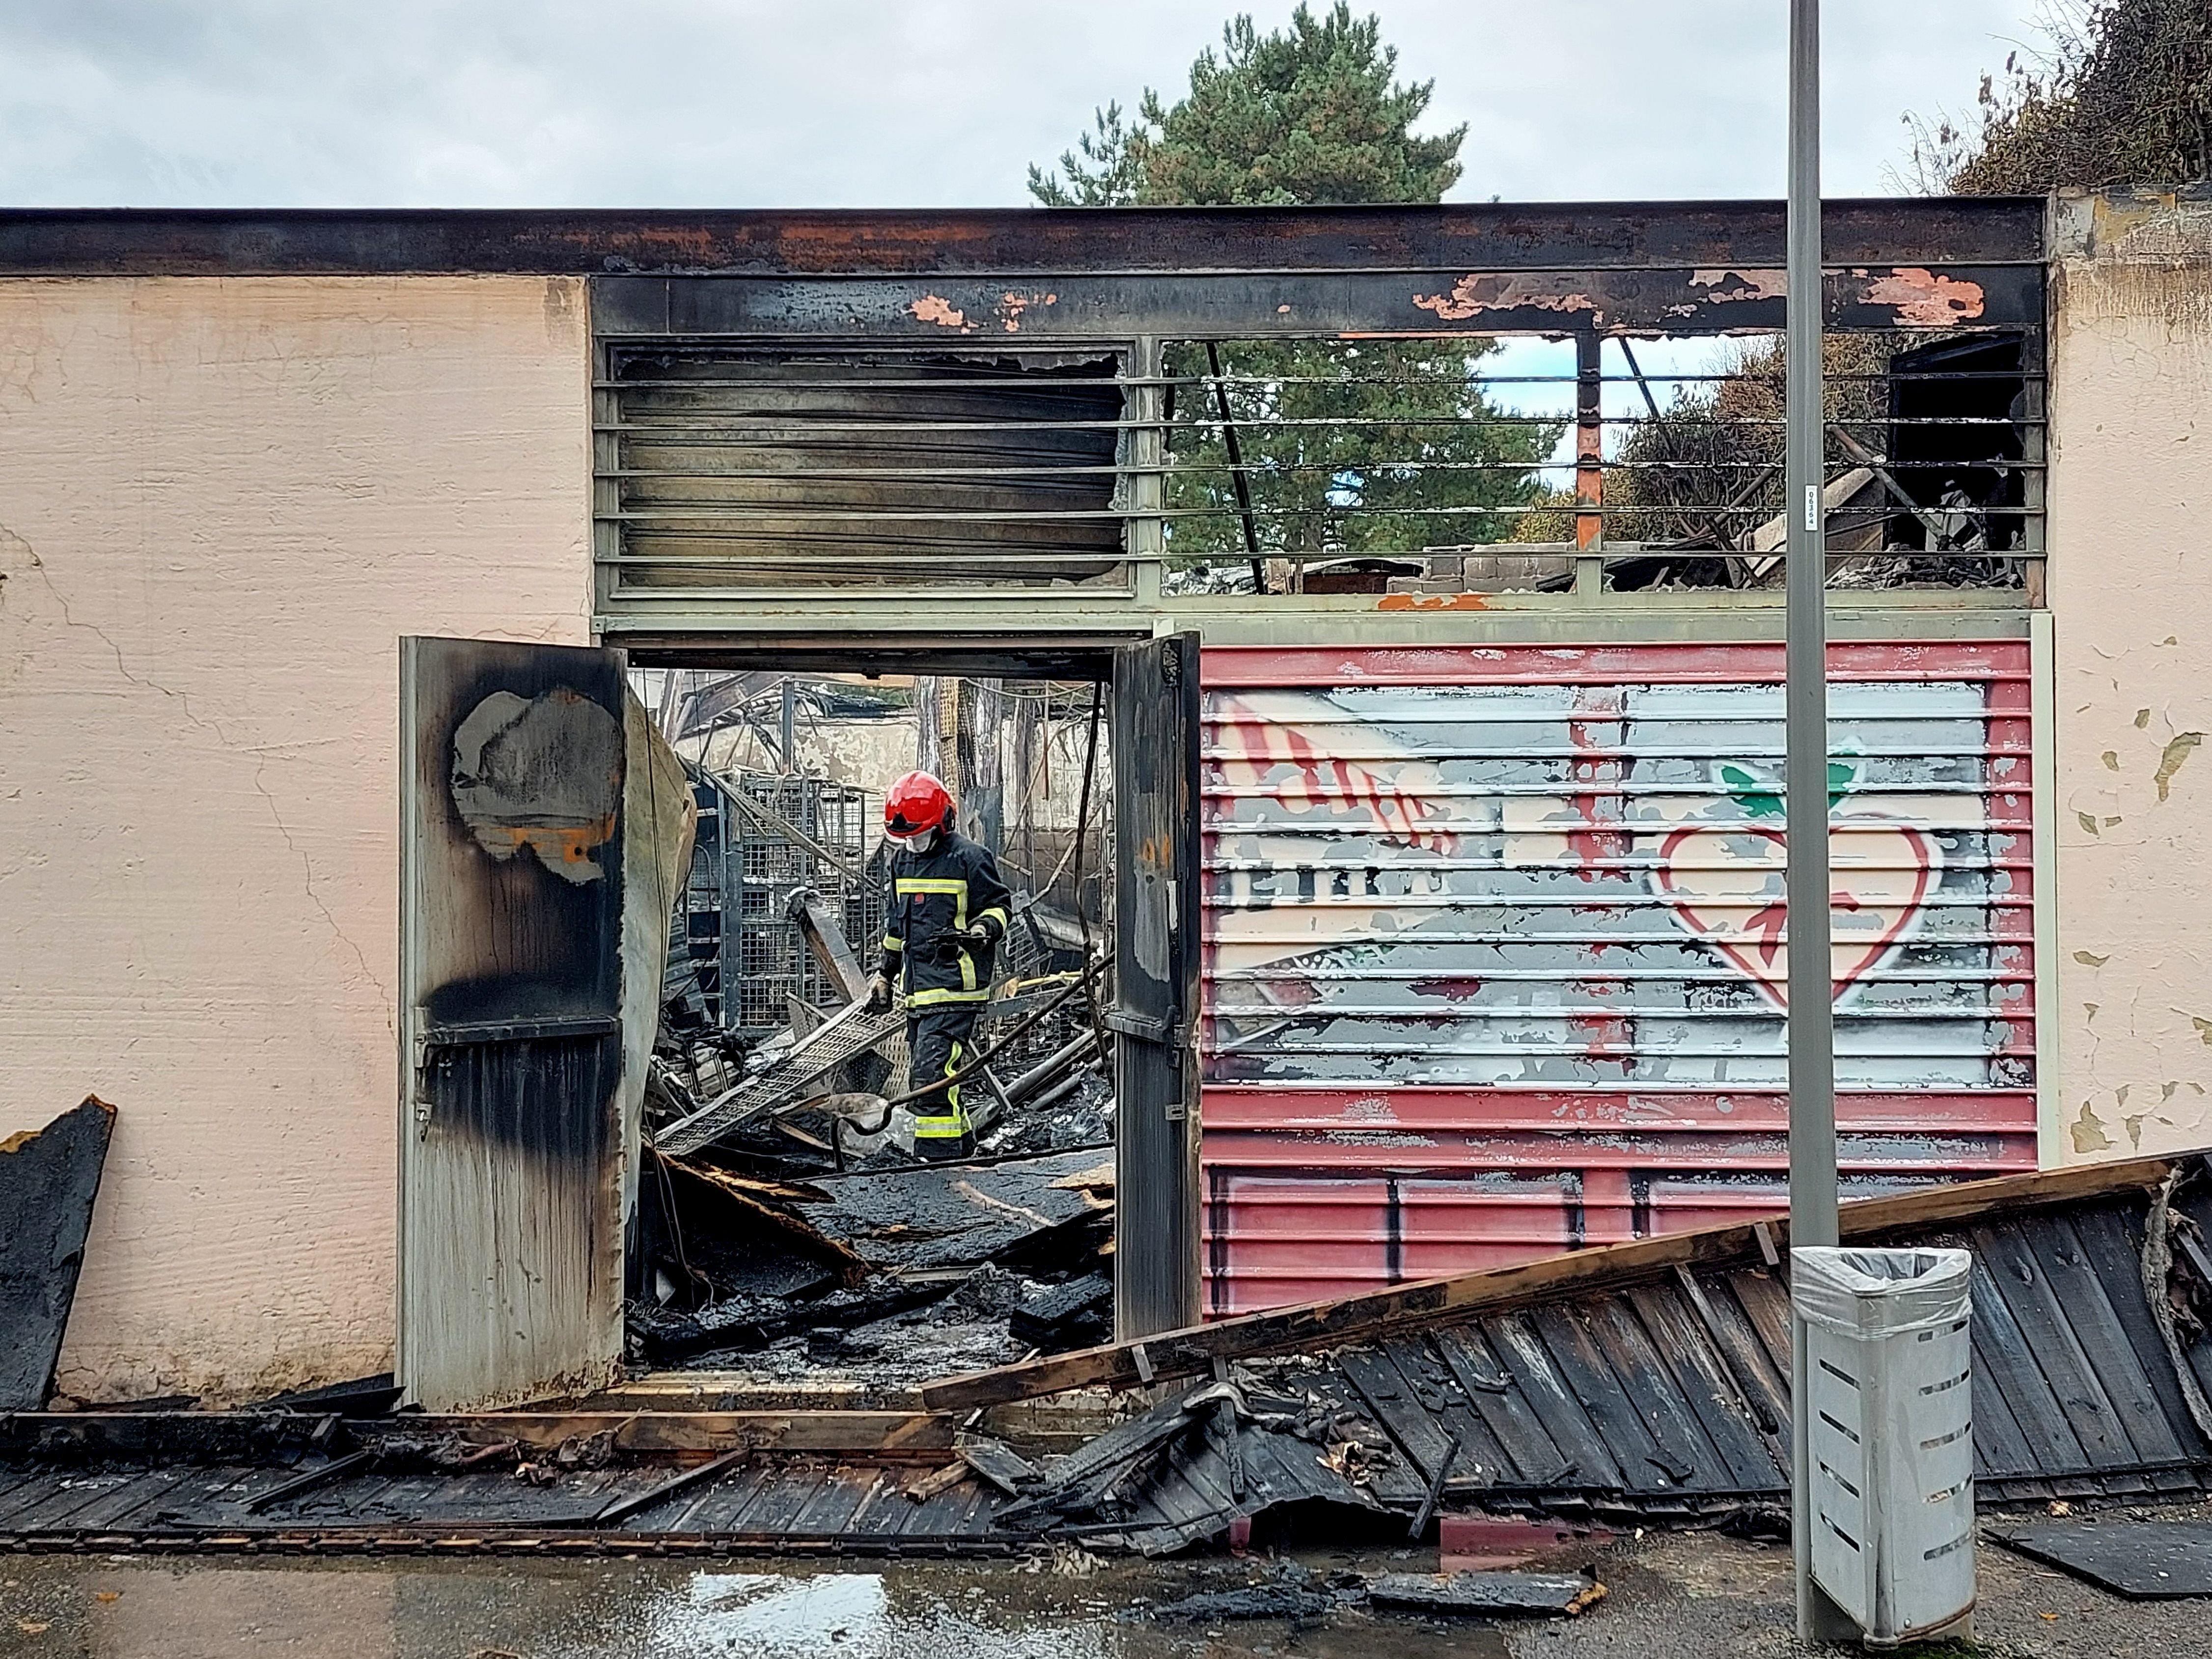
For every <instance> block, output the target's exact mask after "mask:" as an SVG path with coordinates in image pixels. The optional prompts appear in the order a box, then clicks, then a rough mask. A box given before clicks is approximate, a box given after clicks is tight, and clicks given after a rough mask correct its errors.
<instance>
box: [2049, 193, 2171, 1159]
mask: <svg viewBox="0 0 2212 1659" xmlns="http://www.w3.org/2000/svg"><path fill="white" fill-rule="evenodd" d="M2140 210H2141V212H2142V213H2144V214H2148V215H2151V216H2153V217H2156V216H2158V215H2160V214H2163V215H2165V216H2166V217H2167V218H2169V219H2172V220H2173V221H2175V223H2174V224H2173V225H2171V226H2168V227H2166V229H2164V230H2161V231H2160V234H2155V235H2138V236H2134V237H2131V238H2105V239H2102V240H2100V241H2097V242H2095V243H2094V244H2093V246H2095V248H2096V249H2097V251H2096V252H2090V253H2087V254H2084V253H2083V252H2082V251H2081V248H2079V247H2077V248H2076V249H2075V252H2074V253H2073V254H2072V256H2071V257H2068V258H2064V259H2063V260H2062V261H2061V263H2060V264H2059V265H2058V267H2057V270H2056V273H2055V283H2056V288H2055V304H2054V306H2053V311H2054V313H2055V319H2056V320H2055V325H2054V329H2053V334H2052V339H2051V420H2052V426H2051V459H2052V467H2051V494H2050V513H2051V517H2050V545H2051V580H2050V595H2051V611H2052V613H2053V630H2052V631H2053V636H2054V642H2055V646H2056V664H2055V666H2056V672H2057V711H2058V721H2057V761H2058V800H2057V803H2056V805H2057V811H2055V812H2053V813H2051V814H2050V815H2048V817H2047V818H2046V822H2048V823H2051V826H2052V828H2053V829H2055V832H2056V834H2057V838H2058V840H2057V845H2058V893H2057V900H2058V907H2059V909H2058V915H2059V937H2060V938H2061V939H2063V941H2064V949H2063V951H2061V960H2060V962H2059V963H2058V972H2059V976H2060V986H2061V994H2060V996H2059V997H2058V999H2057V1009H2056V1012H2057V1018H2060V1019H2061V1020H2062V1021H2063V1025H2062V1028H2061V1030H2060V1034H2059V1044H2060V1067H2059V1070H2060V1083H2059V1092H2058V1099H2059V1101H2060V1102H2061V1103H2062V1105H2061V1111H2062V1114H2063V1120H2064V1121H2065V1123H2066V1125H2067V1128H2066V1130H2065V1132H2064V1133H2062V1134H2061V1135H2060V1136H2059V1137H2058V1139H2059V1144H2058V1145H2057V1146H2046V1147H2045V1158H2047V1159H2049V1160H2050V1161H2053V1162H2079V1161H2087V1160H2088V1159H2090V1158H2128V1157H2132V1156H2134V1155H2135V1154H2136V1153H2137V1152H2169V1151H2174V1150H2179V1149H2185V1148H2191V1147H2198V1146H2206V1145H2208V1144H2212V1095H2208V1092H2207V1091H2208V1088H2212V1048H2208V1047H2207V1046H2206V1044H2205V1042H2203V1041H2200V1038H2199V1030H2200V1028H2201V1022H2202V1020H2203V1018H2205V1017H2208V1016H2212V881H2208V880H2207V879H2206V877H2205V870H2206V866H2207V861H2208V860H2207V854H2208V829H2212V765H2208V764H2207V763H2206V762H2205V761H2204V759H2203V757H2202V756H2199V755H2197V754H2196V753H2195V751H2196V750H2197V747H2198V746H2199V744H2201V743H2202V742H2203V734H2204V733H2205V732H2212V541H2208V540H2207V538H2206V537H2205V534H2204V530H2203V525H2204V522H2205V514H2206V512H2207V509H2208V508H2212V236H2209V235H2207V234H2204V233H2205V232H2207V231H2212V205H2208V204H2195V205H2191V204H2181V205H2180V206H2179V207H2177V206H2176V205H2175V204H2173V203H2172V201H2171V200H2168V201H2167V202H2166V203H2164V204H2154V203H2148V202H2147V203H2145V204H2140ZM2183 220H2187V221H2189V223H2188V224H2182V223H2181V221H2183ZM2152 228H2154V229H2155V228H2157V227H2155V226H2154V227H2152ZM2169 233H2170V234H2169ZM2130 1100H2132V1101H2133V1104H2132V1105H2130Z"/></svg>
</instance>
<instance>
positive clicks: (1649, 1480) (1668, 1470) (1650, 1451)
mask: <svg viewBox="0 0 2212 1659" xmlns="http://www.w3.org/2000/svg"><path fill="white" fill-rule="evenodd" d="M1528 1322H1529V1323H1530V1324H1531V1325H1532V1326H1534V1328H1535V1330H1536V1334H1538V1336H1540V1337H1541V1339H1542V1340H1543V1344H1544V1347H1545V1349H1546V1351H1547V1352H1549V1353H1550V1354H1551V1356H1552V1360H1553V1364H1555V1365H1557V1366H1558V1367H1559V1374H1560V1376H1562V1377H1564V1378H1565V1381H1566V1384H1567V1387H1568V1388H1569V1389H1571V1391H1572V1392H1573V1394H1574V1396H1575V1398H1576V1399H1577V1400H1579V1401H1582V1403H1583V1408H1584V1409H1585V1410H1587V1411H1588V1412H1589V1420H1590V1425H1591V1426H1592V1427H1593V1428H1595V1430H1596V1431H1597V1433H1598V1436H1599V1437H1600V1438H1601V1439H1602V1440H1603V1441H1604V1443H1605V1445H1606V1449H1607V1451H1609V1452H1610V1453H1611V1454H1612V1459H1613V1467H1614V1468H1618V1469H1619V1470H1620V1472H1621V1474H1622V1476H1623V1484H1624V1486H1626V1487H1627V1488H1628V1489H1630V1490H1632V1491H1637V1490H1642V1491H1650V1490H1652V1489H1654V1488H1656V1489H1658V1490H1660V1491H1674V1490H1678V1489H1680V1487H1681V1486H1684V1485H1685V1484H1686V1482H1688V1481H1690V1480H1693V1479H1694V1478H1695V1477H1696V1475H1697V1473H1698V1471H1697V1468H1696V1466H1695V1464H1694V1463H1686V1462H1685V1461H1684V1460H1683V1458H1682V1457H1681V1456H1680V1455H1679V1454H1674V1453H1670V1452H1669V1451H1668V1449H1667V1448H1665V1447H1663V1446H1662V1445H1661V1444H1660V1443H1659V1442H1658V1441H1657V1439H1656V1438H1655V1437H1653V1435H1652V1432H1651V1430H1650V1427H1649V1426H1648V1425H1646V1424H1645V1423H1644V1416H1643V1413H1640V1412H1639V1411H1638V1410H1637V1408H1636V1402H1635V1401H1633V1400H1632V1399H1630V1398H1629V1396H1628V1392H1627V1390H1626V1389H1624V1388H1622V1387H1621V1385H1620V1378H1619V1377H1618V1376H1614V1375H1613V1367H1612V1366H1611V1365H1610V1364H1607V1361H1606V1357H1605V1352H1604V1350H1603V1349H1602V1348H1601V1347H1600V1346H1598V1344H1597V1340H1596V1339H1595V1337H1594V1336H1593V1335H1592V1334H1590V1329H1589V1325H1588V1323H1587V1322H1586V1321H1585V1319H1584V1318H1583V1316H1582V1310H1580V1309H1579V1308H1577V1307H1576V1306H1574V1305H1573V1304H1565V1305H1563V1306H1559V1307H1548V1308H1534V1309H1531V1310H1529V1313H1528ZM1678 1471H1679V1473H1678Z"/></svg>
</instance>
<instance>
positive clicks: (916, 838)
mask: <svg viewBox="0 0 2212 1659" xmlns="http://www.w3.org/2000/svg"><path fill="white" fill-rule="evenodd" d="M887 833H888V832H887ZM941 833H943V826H942V825H933V826H932V827H930V828H929V829H924V830H921V831H920V832H919V833H917V834H915V835H911V836H898V835H894V836H891V837H890V839H891V840H893V841H895V842H897V843H898V844H899V845H900V846H901V847H903V848H906V850H907V851H908V852H909V853H933V852H935V851H936V850H937V838H938V836H939V835H940V834H941Z"/></svg>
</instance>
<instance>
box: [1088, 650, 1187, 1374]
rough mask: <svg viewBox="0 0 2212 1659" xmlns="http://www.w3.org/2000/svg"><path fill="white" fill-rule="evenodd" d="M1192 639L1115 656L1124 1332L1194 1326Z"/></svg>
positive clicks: (1118, 1188)
mask: <svg viewBox="0 0 2212 1659" xmlns="http://www.w3.org/2000/svg"><path fill="white" fill-rule="evenodd" d="M1198 731H1199V720H1198V635H1195V634H1177V635H1172V636H1170V637H1169V638H1166V639H1154V640H1147V641H1145V642H1144V643H1143V644H1142V645H1133V646H1124V647H1121V648H1120V649H1118V650H1117V651H1115V653H1114V724H1113V740H1114V811H1115V877H1114V903H1115V913H1114V920H1115V927H1114V1006H1113V1007H1112V1008H1111V1009H1110V1010H1109V1012H1108V1014H1107V1017H1106V1023H1107V1024H1108V1025H1109V1026H1110V1027H1111V1028H1112V1029H1113V1030H1114V1031H1115V1044H1114V1079H1115V1098H1116V1104H1115V1130H1114V1139H1115V1170H1116V1182H1115V1220H1114V1236H1115V1247H1114V1306H1115V1324H1116V1326H1117V1327H1118V1328H1119V1331H1120V1334H1121V1336H1122V1337H1123V1338H1125V1339H1127V1338H1129V1337H1136V1336H1146V1335H1150V1334H1152V1333H1153V1332H1155V1331H1164V1330H1173V1329H1175V1328H1177V1327H1180V1326H1183V1325H1191V1324H1195V1323H1196V1322H1198V1316H1199V1297H1198V1270H1199V1262H1198V1245H1199V1231H1198V1223H1199V1212H1198V1084H1199V1076H1198V1059H1197V1054H1196V1051H1195V1048H1194V1047H1193V1042H1192V1033H1193V1028H1194V1014H1195V1013H1196V1011H1197V1006H1198V963H1199V942H1198V932H1199V925H1200V903H1199V886H1198V876H1199V846H1198V799H1199V795H1198Z"/></svg>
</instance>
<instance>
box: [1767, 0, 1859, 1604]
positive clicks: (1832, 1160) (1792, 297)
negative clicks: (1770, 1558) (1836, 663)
mask: <svg viewBox="0 0 2212 1659" xmlns="http://www.w3.org/2000/svg"><path fill="white" fill-rule="evenodd" d="M1788 267H1789V268H1788V278H1789V282H1788V286H1789V301H1788V304H1789V313H1788V315H1789V330H1790V331H1789V347H1788V351H1789V356H1788V362H1787V368H1788V374H1789V382H1788V398H1787V406H1786V411H1785V412H1786V414H1787V416H1788V422H1789V424H1788V458H1787V463H1786V465H1785V468H1784V477H1785V479H1786V484H1785V490H1786V493H1785V495H1784V501H1785V503H1786V507H1785V512H1786V513H1787V516H1788V519H1789V526H1790V539H1789V544H1788V547H1789V562H1788V570H1789V591H1788V594H1787V612H1786V621H1785V623H1784V628H1785V630H1786V635H1787V639H1788V642H1789V643H1788V650H1787V656H1788V664H1787V673H1786V678H1787V682H1788V684H1787V689H1786V692H1785V696H1784V727H1783V757H1784V758H1783V782H1784V792H1785V799H1786V801H1787V806H1788V813H1789V817H1788V831H1789V835H1788V839H1789V875H1788V878H1787V891H1786V897H1787V899H1788V915H1789V927H1790V957H1789V965H1790V1017H1789V1046H1790V1073H1789V1082H1790V1244H1791V1246H1792V1247H1793V1248H1794V1247H1796V1246H1798V1245H1807V1244H1834V1243H1837V1242H1838V1237H1837V1219H1836V1048H1835V1036H1836V1020H1835V998H1834V974H1833V969H1832V964H1831V958H1830V955H1829V943H1828V932H1829V929H1828V661H1827V654H1828V627H1827V614H1826V604H1827V592H1826V589H1827V570H1828V546H1827V532H1826V515H1825V513H1823V511H1822V500H1821V494H1820V491H1821V484H1822V478H1821V459H1822V453H1823V450H1824V448H1825V443H1824V439H1825V435H1826V416H1825V413H1824V410H1823V407H1822V400H1821V386H1820V336H1821V273H1820V0H1790V219H1789V252H1788ZM1793 1323H1795V1322H1793ZM1790 1369H1791V1378H1790V1539H1791V1547H1792V1551H1793V1553H1794V1554H1795V1556H1796V1575H1797V1632H1798V1635H1799V1636H1800V1637H1801V1638H1803V1639H1805V1640H1807V1641H1833V1640H1836V1639H1838V1638H1844V1639H1848V1638H1852V1637H1855V1636H1857V1634H1858V1627H1857V1625H1855V1624H1854V1623H1853V1622H1852V1621H1851V1620H1850V1619H1849V1618H1848V1617H1847V1616H1845V1615H1844V1613H1843V1612H1842V1611H1841V1609H1839V1608H1838V1607H1836V1606H1835V1604H1834V1603H1833V1602H1832V1601H1830V1600H1829V1599H1828V1597H1827V1596H1826V1595H1824V1594H1823V1593H1822V1592H1821V1590H1820V1587H1819V1586H1818V1585H1817V1584H1815V1583H1814V1582H1813V1576H1812V1521H1813V1501H1812V1478H1811V1470H1812V1454H1811V1437H1810V1434H1809V1432H1808V1421H1809V1413H1808V1410H1807V1406H1806V1401H1807V1399H1808V1395H1809V1394H1810V1392H1811V1390H1810V1389H1809V1388H1808V1384H1807V1380H1806V1370H1807V1361H1806V1356H1805V1337H1804V1333H1803V1329H1802V1325H1801V1326H1798V1327H1797V1329H1796V1340H1795V1342H1794V1344H1793V1351H1792V1364H1791V1368H1790Z"/></svg>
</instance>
